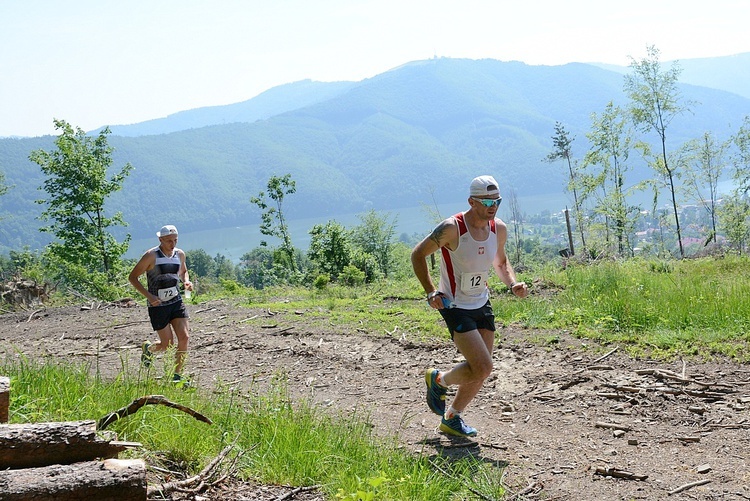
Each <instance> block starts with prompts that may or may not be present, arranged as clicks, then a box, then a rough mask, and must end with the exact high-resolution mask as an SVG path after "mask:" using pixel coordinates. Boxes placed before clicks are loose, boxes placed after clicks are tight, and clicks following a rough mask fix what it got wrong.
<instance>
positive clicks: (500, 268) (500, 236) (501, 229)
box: [492, 219, 529, 297]
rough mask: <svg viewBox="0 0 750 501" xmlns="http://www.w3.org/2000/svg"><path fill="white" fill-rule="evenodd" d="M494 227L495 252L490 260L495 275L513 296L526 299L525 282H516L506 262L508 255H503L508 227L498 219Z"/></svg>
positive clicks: (508, 263) (510, 267) (513, 273)
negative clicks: (495, 235) (495, 237)
mask: <svg viewBox="0 0 750 501" xmlns="http://www.w3.org/2000/svg"><path fill="white" fill-rule="evenodd" d="M495 227H496V228H497V252H496V253H495V258H494V259H493V260H492V266H493V267H494V268H495V273H497V276H498V277H500V280H502V281H503V283H504V284H505V285H507V286H508V288H509V289H510V290H511V292H512V293H513V294H515V295H516V296H518V297H526V296H528V295H529V288H528V287H527V286H526V283H525V282H518V281H517V280H516V272H515V271H514V270H513V266H512V265H511V264H510V261H509V260H508V255H507V254H506V253H505V243H506V242H507V240H508V227H507V226H506V225H505V223H504V222H503V221H501V220H499V219H495Z"/></svg>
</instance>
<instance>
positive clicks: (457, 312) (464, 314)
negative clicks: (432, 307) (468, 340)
mask: <svg viewBox="0 0 750 501" xmlns="http://www.w3.org/2000/svg"><path fill="white" fill-rule="evenodd" d="M438 311H439V312H440V314H441V315H442V316H443V320H445V324H446V325H447V326H448V330H449V331H450V333H451V339H453V334H454V333H455V332H468V331H472V330H475V329H487V330H489V331H494V330H495V314H494V313H493V312H492V305H490V302H489V301H487V303H486V304H485V305H484V306H482V307H481V308H477V309H476V310H464V309H463V308H443V309H442V310H438Z"/></svg>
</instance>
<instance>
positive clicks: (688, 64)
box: [594, 52, 750, 99]
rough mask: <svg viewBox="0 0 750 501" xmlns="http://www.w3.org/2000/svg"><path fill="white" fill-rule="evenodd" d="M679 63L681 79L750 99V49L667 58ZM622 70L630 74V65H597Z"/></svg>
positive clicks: (668, 62) (669, 64)
mask: <svg viewBox="0 0 750 501" xmlns="http://www.w3.org/2000/svg"><path fill="white" fill-rule="evenodd" d="M673 62H677V64H679V66H680V68H682V73H681V74H680V82H683V83H687V84H691V85H699V86H701V87H709V88H711V89H719V90H725V91H727V92H733V93H735V94H738V95H740V96H742V97H746V98H748V99H750V52H744V53H742V54H735V55H733V56H722V57H706V58H695V59H680V60H678V61H667V62H665V63H664V65H665V66H671V64H672V63H673ZM594 65H595V66H599V67H600V68H604V69H607V70H610V71H615V72H618V73H629V72H630V71H631V70H630V67H628V66H616V65H613V64H594Z"/></svg>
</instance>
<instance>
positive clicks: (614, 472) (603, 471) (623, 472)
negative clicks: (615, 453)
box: [594, 466, 648, 480]
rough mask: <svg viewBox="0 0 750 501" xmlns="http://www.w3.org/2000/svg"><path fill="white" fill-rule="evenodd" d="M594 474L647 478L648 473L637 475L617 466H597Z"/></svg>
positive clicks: (636, 478)
mask: <svg viewBox="0 0 750 501" xmlns="http://www.w3.org/2000/svg"><path fill="white" fill-rule="evenodd" d="M594 474H595V475H602V476H605V477H615V478H624V479H626V480H646V479H647V478H648V475H637V474H635V473H632V472H629V471H626V470H620V469H619V468H602V467H600V466H597V468H596V471H595V472H594Z"/></svg>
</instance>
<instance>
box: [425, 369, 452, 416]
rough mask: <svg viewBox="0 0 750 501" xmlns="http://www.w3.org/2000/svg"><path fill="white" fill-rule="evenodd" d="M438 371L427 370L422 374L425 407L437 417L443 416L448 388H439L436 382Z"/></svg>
mask: <svg viewBox="0 0 750 501" xmlns="http://www.w3.org/2000/svg"><path fill="white" fill-rule="evenodd" d="M439 372H440V371H438V370H437V369H427V372H425V373H424V382H425V384H427V407H429V408H430V410H431V411H432V412H434V413H435V414H437V415H438V416H442V415H443V414H445V394H446V393H448V388H445V387H443V386H440V385H439V384H438V382H437V381H436V378H437V375H438V373H439Z"/></svg>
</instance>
